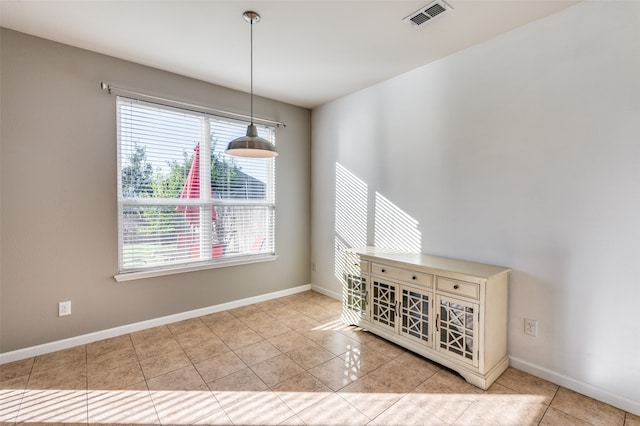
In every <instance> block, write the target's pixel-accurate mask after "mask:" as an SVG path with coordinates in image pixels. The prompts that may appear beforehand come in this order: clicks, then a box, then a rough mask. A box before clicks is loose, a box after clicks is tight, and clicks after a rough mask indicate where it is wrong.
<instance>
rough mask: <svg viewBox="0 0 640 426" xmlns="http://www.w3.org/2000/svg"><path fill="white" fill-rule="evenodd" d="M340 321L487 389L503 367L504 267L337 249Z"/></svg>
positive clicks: (383, 251) (375, 250) (376, 250)
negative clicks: (341, 270) (342, 252)
mask: <svg viewBox="0 0 640 426" xmlns="http://www.w3.org/2000/svg"><path fill="white" fill-rule="evenodd" d="M344 262H345V264H344V272H345V273H344V282H343V285H344V288H343V315H342V319H343V322H345V323H346V324H351V325H359V326H361V327H363V328H365V329H367V330H369V331H370V332H372V333H374V334H377V335H379V336H380V337H383V338H385V339H387V340H390V341H392V342H394V343H396V344H398V345H400V346H403V347H405V348H407V349H409V350H411V351H413V352H416V353H418V354H420V355H422V356H424V357H426V358H429V359H431V360H433V361H435V362H437V363H439V364H442V365H444V366H446V367H448V368H451V369H452V370H455V371H457V372H458V373H460V375H461V376H462V377H464V378H465V379H466V380H467V381H468V382H469V383H472V384H473V385H475V386H478V387H479V388H482V389H487V388H488V387H489V386H491V384H492V383H493V382H494V381H495V380H496V379H497V378H498V377H499V376H500V374H502V372H503V371H504V370H506V369H507V367H508V366H509V358H508V357H507V290H508V277H509V271H510V269H509V268H503V267H500V266H493V265H486V264H482V263H475V262H466V261H463V260H456V259H449V258H443V257H436V256H428V255H424V254H412V253H404V252H397V251H392V250H387V249H379V248H374V247H365V248H361V249H353V250H348V251H346V252H345V255H344Z"/></svg>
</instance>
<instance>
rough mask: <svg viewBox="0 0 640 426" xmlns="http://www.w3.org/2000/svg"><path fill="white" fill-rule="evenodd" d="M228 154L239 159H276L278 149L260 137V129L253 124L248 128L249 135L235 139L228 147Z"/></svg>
mask: <svg viewBox="0 0 640 426" xmlns="http://www.w3.org/2000/svg"><path fill="white" fill-rule="evenodd" d="M226 153H227V154H230V155H235V156H237V157H251V158H269V157H276V156H277V155H278V151H276V147H275V146H274V145H273V144H272V143H271V142H269V141H268V140H266V139H263V138H261V137H260V136H258V129H256V126H255V125H254V124H253V123H251V124H250V125H249V126H248V127H247V135H246V136H242V137H239V138H235V139H234V140H232V141H231V142H229V146H227V151H226Z"/></svg>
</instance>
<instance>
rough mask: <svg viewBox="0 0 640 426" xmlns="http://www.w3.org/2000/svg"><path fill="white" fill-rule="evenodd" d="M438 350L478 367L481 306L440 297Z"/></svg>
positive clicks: (437, 328)
mask: <svg viewBox="0 0 640 426" xmlns="http://www.w3.org/2000/svg"><path fill="white" fill-rule="evenodd" d="M436 304H437V306H438V310H439V312H438V314H437V318H436V324H435V325H436V339H437V343H436V344H437V346H438V347H437V350H438V351H440V352H443V353H446V354H447V355H450V356H454V357H456V358H457V359H459V360H461V361H464V362H465V363H467V364H471V365H473V366H474V367H477V366H478V316H479V305H478V304H477V303H470V302H466V301H462V300H459V299H454V298H449V297H446V296H444V295H438V297H437V300H436Z"/></svg>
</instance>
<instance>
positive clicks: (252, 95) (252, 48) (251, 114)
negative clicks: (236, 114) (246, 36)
mask: <svg viewBox="0 0 640 426" xmlns="http://www.w3.org/2000/svg"><path fill="white" fill-rule="evenodd" d="M250 34H251V44H250V45H251V61H250V62H251V125H252V126H253V19H251V33H250Z"/></svg>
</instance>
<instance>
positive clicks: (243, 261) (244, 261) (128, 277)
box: [113, 255, 278, 283]
mask: <svg viewBox="0 0 640 426" xmlns="http://www.w3.org/2000/svg"><path fill="white" fill-rule="evenodd" d="M277 259H278V256H277V255H264V256H253V257H250V258H246V257H244V258H240V259H230V260H224V261H220V262H215V263H205V264H199V265H191V266H184V265H182V266H177V267H173V268H162V269H160V268H159V269H151V270H147V271H136V272H124V273H121V274H116V275H114V276H113V278H114V279H115V280H116V281H117V282H119V283H120V282H124V281H133V280H141V279H145V278H153V277H162V276H165V275H174V274H182V273H185V272H196V271H204V270H207V269H216V268H226V267H229V266H240V265H250V264H252V263H263V262H271V261H274V260H277Z"/></svg>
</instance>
